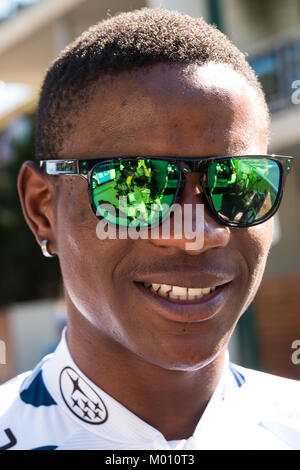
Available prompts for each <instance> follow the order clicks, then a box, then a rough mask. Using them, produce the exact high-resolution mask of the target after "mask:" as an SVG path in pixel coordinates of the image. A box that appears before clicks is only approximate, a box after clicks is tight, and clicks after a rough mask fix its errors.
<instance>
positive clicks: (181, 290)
mask: <svg viewBox="0 0 300 470" xmlns="http://www.w3.org/2000/svg"><path fill="white" fill-rule="evenodd" d="M172 291H173V294H175V295H179V296H180V297H181V296H182V297H184V296H186V295H187V288H186V287H179V286H173V289H172Z"/></svg>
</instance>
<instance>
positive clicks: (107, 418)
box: [0, 9, 300, 450]
mask: <svg viewBox="0 0 300 470" xmlns="http://www.w3.org/2000/svg"><path fill="white" fill-rule="evenodd" d="M268 129H269V117H268V111H267V107H266V104H265V101H264V97H263V93H262V91H261V88H260V85H259V84H258V82H257V80H256V77H255V75H254V73H253V71H252V70H251V68H250V67H249V65H248V64H247V62H246V61H245V59H244V56H243V54H242V53H240V52H239V51H238V50H237V49H236V47H235V46H234V45H233V44H231V42H230V41H229V40H228V39H227V38H226V37H225V36H224V35H223V34H221V33H220V32H219V31H218V30H216V29H215V28H214V27H211V26H209V25H207V24H206V23H205V22H204V21H203V20H202V19H192V18H189V17H188V16H185V15H181V14H179V13H176V12H170V11H166V10H163V9H155V10H150V9H142V10H139V11H134V12H130V13H124V14H120V15H118V16H116V17H113V18H110V19H108V20H105V21H104V22H102V23H100V24H99V25H97V26H95V27H93V28H91V29H90V30H89V31H88V32H86V33H84V34H83V35H82V36H81V37H80V38H79V39H78V40H76V41H75V42H74V43H73V44H71V45H70V46H69V47H67V48H66V50H65V51H64V52H63V53H62V54H61V56H60V57H59V58H58V59H57V60H56V61H55V62H54V64H52V66H51V67H50V69H49V70H48V73H47V76H46V79H45V82H44V85H43V88H42V92H41V98H40V103H39V109H38V125H37V159H38V160H40V161H41V166H40V167H39V166H38V165H37V164H34V163H32V162H26V163H25V164H24V165H23V166H22V169H21V171H20V175H19V182H18V187H19V194H20V199H21V203H22V207H23V211H24V215H25V218H26V220H27V222H28V224H29V226H30V228H31V230H32V231H33V233H34V235H35V237H36V240H37V242H38V243H39V244H40V245H41V246H42V249H43V252H44V254H45V255H46V256H55V255H57V256H58V257H59V261H60V266H61V271H62V276H63V281H64V287H65V298H66V305H67V311H68V324H67V328H66V330H65V332H64V334H63V337H62V340H61V343H60V345H59V346H58V348H57V350H56V352H55V353H54V355H53V356H47V357H46V358H45V359H44V360H43V361H42V362H41V363H40V364H38V366H37V367H36V369H34V371H32V372H29V373H25V374H22V375H21V376H19V377H17V378H16V379H13V380H12V381H10V382H8V383H7V384H5V385H3V386H2V387H1V389H0V390H1V392H0V403H1V405H0V406H1V417H0V428H1V435H0V439H1V441H0V442H1V445H2V448H11V449H33V448H35V449H36V448H44V449H46V448H48V449H49V448H51V449H177V450H180V449H299V448H300V415H299V406H298V404H299V401H298V397H299V383H297V382H294V381H291V380H287V379H282V378H278V377H273V376H270V375H268V374H264V373H260V372H255V371H251V370H247V369H243V368H241V367H238V366H233V365H232V364H230V362H229V358H228V353H227V346H228V342H229V339H230V337H231V335H232V332H233V330H234V328H235V326H236V323H237V321H238V319H239V318H240V316H241V315H242V313H243V312H244V311H245V310H246V309H247V307H248V306H249V304H250V303H251V301H252V300H253V298H254V296H255V293H256V291H257V289H258V286H259V284H260V281H261V278H262V275H263V271H264V267H265V263H266V260H267V255H268V251H269V249H270V245H271V239H272V229H273V219H272V217H270V216H271V215H272V214H273V213H274V212H275V210H277V208H278V205H277V201H278V197H277V196H278V193H279V192H280V191H281V189H282V188H281V186H280V184H281V183H280V181H281V177H280V175H282V174H285V175H286V174H287V173H288V171H289V170H290V168H291V166H290V165H291V159H285V158H284V157H282V159H280V157H278V159H277V160H276V158H277V157H274V158H275V159H274V160H272V158H271V159H269V158H267V157H264V155H266V154H267V143H268ZM245 155H246V156H250V155H251V156H253V158H250V157H248V158H245V157H244V158H241V157H240V156H245ZM143 156H144V157H147V158H143V159H142V160H143V161H144V163H143V165H136V164H135V162H136V161H141V160H140V159H138V157H143ZM228 156H235V157H236V158H228ZM121 157H122V158H121ZM125 157H126V158H125ZM220 157H222V158H220ZM128 160H129V162H131V163H128V164H126V162H128ZM157 161H158V162H160V163H159V164H158V165H157V164H156V162H157ZM132 162H133V163H132ZM162 162H164V164H162ZM137 167H139V169H141V168H144V167H145V171H144V170H143V171H144V175H143V178H142V180H143V183H142V184H141V186H140V187H139V186H138V183H137V180H138V178H137V177H135V171H136V170H135V168H137ZM125 168H126V172H125V170H124V169H125ZM123 170H124V171H123ZM130 172H131V174H130ZM79 174H80V176H81V178H79V177H78V175H79ZM155 174H158V175H159V178H158V181H162V180H164V181H166V184H164V185H162V184H157V182H156V183H155V181H156V180H155V178H156V176H155ZM245 174H246V176H247V175H249V174H251V177H252V178H254V182H252V183H251V184H252V186H251V190H249V191H248V193H247V197H246V196H244V193H245V194H246V186H245V184H246V183H243V181H246V178H245ZM124 175H125V176H126V178H125V181H124ZM138 176H139V177H140V174H138ZM118 178H119V180H118ZM248 179H249V178H248ZM152 180H153V185H152ZM147 181H148V183H147ZM118 183H119V184H120V185H122V186H118ZM126 185H127V186H128V188H129V189H126ZM147 186H148V188H147ZM261 186H263V189H264V191H265V193H266V194H265V197H264V204H263V205H262V204H260V205H259V208H258V209H257V207H256V206H255V204H256V203H255V204H254V202H253V201H255V200H256V198H255V195H256V194H258V193H257V192H256V190H257V191H261ZM120 187H121V188H122V191H121V192H122V194H124V197H125V200H123V202H122V204H123V205H121V203H120V206H118V200H117V199H118V198H117V196H118V194H119V193H118V190H120ZM153 188H154V189H153ZM155 188H156V189H155ZM215 188H217V190H218V191H217V190H215ZM135 191H136V192H137V193H138V194H139V197H142V202H143V204H144V205H143V207H144V212H145V211H146V214H148V215H147V216H149V220H148V223H147V222H145V220H144V219H143V220H142V222H141V221H140V225H141V229H140V230H141V232H140V236H137V237H136V238H135V239H133V238H131V237H130V236H129V235H128V236H127V237H125V236H124V230H125V229H126V227H127V225H126V224H128V223H129V225H130V224H131V226H132V227H133V226H135V225H136V224H138V221H139V216H138V214H136V216H134V215H132V214H133V213H132V211H131V212H130V211H129V210H128V213H125V216H126V215H128V216H129V219H130V220H129V222H128V221H127V222H126V220H125V218H124V217H125V216H124V211H126V208H125V209H124V207H125V205H124V204H125V203H126V204H128V207H129V206H130V204H132V207H134V202H133V201H134V198H135ZM143 191H144V193H143ZM147 191H148V192H147ZM241 191H243V192H241ZM153 192H155V195H154V196H153V194H152V193H153ZM141 194H144V195H142V196H141ZM151 194H152V195H151ZM240 194H243V196H239V195H240ZM149 195H150V196H149ZM234 195H235V198H236V199H237V198H239V197H240V198H241V197H242V202H243V203H242V204H241V200H239V202H240V203H239V204H237V205H238V206H239V210H238V211H236V210H235V209H234V207H233V204H232V205H230V204H229V203H228V201H230V200H231V199H232V198H233V197H234ZM152 197H153V200H155V201H159V203H161V206H163V203H166V204H167V206H168V204H169V206H170V205H171V203H177V204H178V205H179V207H180V208H182V219H180V220H182V223H183V221H184V220H185V218H186V214H187V213H188V209H187V208H188V207H192V208H193V212H192V227H193V229H195V227H196V230H194V233H196V232H197V231H201V230H202V229H203V230H204V238H203V243H201V244H199V243H198V244H197V245H194V246H191V245H192V244H191V243H188V242H190V241H191V240H190V239H189V237H188V236H187V235H186V233H185V232H184V231H183V234H182V236H181V237H178V236H177V234H176V230H175V215H174V216H173V215H171V216H170V217H169V220H171V222H170V225H171V229H170V233H169V236H168V237H163V236H162V232H161V227H162V226H163V224H164V220H165V215H166V214H163V218H162V219H159V216H158V215H157V213H155V214H154V216H153V219H151V217H152V215H151V213H150V209H149V207H150V206H149V204H150V203H149V200H151V198H152ZM143 198H144V199H143ZM149 198H150V199H149ZM124 201H125V202H124ZM150 202H151V201H150ZM256 202H257V201H256ZM102 203H109V204H110V207H112V208H113V210H112V212H109V210H107V211H106V212H105V208H104V209H103V207H104V206H103V207H102ZM203 205H204V220H202V219H201V220H202V222H203V224H202V223H201V220H200V222H199V220H198V219H197V217H196V215H197V213H196V207H198V206H201V207H203ZM132 207H131V208H132ZM121 209H122V210H121ZM114 210H115V213H114ZM122 214H123V215H122ZM195 214H196V215H195ZM107 221H108V222H109V224H108V225H105V224H106V222H107ZM149 221H150V222H149ZM99 224H102V226H99ZM145 224H146V226H145ZM103 226H104V228H105V230H106V231H108V230H109V227H110V226H114V227H115V228H117V230H116V232H117V237H115V238H114V237H110V236H107V237H105V236H103V230H102V229H103ZM124 226H125V227H124ZM154 226H159V227H160V231H159V233H158V236H154V235H153V236H151V235H152V232H151V229H152V227H154ZM99 227H100V228H99ZM101 227H102V229H101ZM203 227H204V228H203ZM105 230H104V232H105ZM125 232H126V230H125ZM142 232H143V233H144V234H145V233H147V234H148V235H149V236H148V237H147V238H146V237H144V238H143V237H142ZM100 233H101V234H102V236H100V235H99V234H100ZM107 233H108V232H107ZM197 233H198V232H197ZM121 234H123V235H121ZM125 234H126V233H125ZM128 234H129V231H128ZM297 406H298V411H297V409H296V407H297ZM297 413H298V414H297Z"/></svg>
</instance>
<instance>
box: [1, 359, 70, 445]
mask: <svg viewBox="0 0 300 470" xmlns="http://www.w3.org/2000/svg"><path fill="white" fill-rule="evenodd" d="M48 358H49V356H46V357H45V358H44V359H43V360H42V361H41V362H40V363H39V364H38V365H37V366H36V367H35V369H34V370H32V371H28V372H25V373H23V374H20V375H18V376H17V377H15V378H13V379H11V380H9V381H8V382H6V383H4V384H3V385H1V386H0V449H10V448H12V449H14V450H18V449H24V450H26V449H27V450H28V449H55V448H57V447H58V445H59V444H60V443H61V442H62V441H63V440H64V439H65V437H66V435H68V433H69V431H70V429H71V430H72V423H70V422H69V420H68V419H66V418H65V417H64V416H62V413H61V411H60V409H59V407H58V405H57V403H56V401H55V400H54V398H53V397H52V395H51V394H50V393H49V391H48V389H47V387H46V385H45V382H44V379H43V365H44V363H45V361H46V360H48Z"/></svg>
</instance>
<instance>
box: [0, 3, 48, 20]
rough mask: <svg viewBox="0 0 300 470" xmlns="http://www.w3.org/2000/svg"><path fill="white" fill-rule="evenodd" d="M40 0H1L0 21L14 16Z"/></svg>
mask: <svg viewBox="0 0 300 470" xmlns="http://www.w3.org/2000/svg"><path fill="white" fill-rule="evenodd" d="M41 1H42V0H1V1H0V23H1V22H3V21H5V20H7V19H8V18H11V17H12V16H15V15H16V14H18V13H19V12H20V11H21V10H24V8H27V7H29V6H31V5H34V4H35V3H39V2H41Z"/></svg>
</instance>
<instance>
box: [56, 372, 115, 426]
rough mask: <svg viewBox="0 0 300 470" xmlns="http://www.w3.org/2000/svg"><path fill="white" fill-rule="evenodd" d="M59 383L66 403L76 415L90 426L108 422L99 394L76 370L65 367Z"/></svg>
mask: <svg viewBox="0 0 300 470" xmlns="http://www.w3.org/2000/svg"><path fill="white" fill-rule="evenodd" d="M59 381H60V383H59V385H60V391H61V394H62V397H63V399H64V402H65V403H66V405H67V407H68V408H69V409H70V410H71V411H72V413H73V414H74V415H76V416H77V417H78V418H79V419H81V420H82V421H85V422H86V423H89V424H102V423H104V422H105V421H106V420H107V417H108V413H107V409H106V406H105V405H104V403H103V401H102V400H101V398H100V397H99V395H98V393H97V392H95V390H93V389H92V387H91V386H90V385H89V384H88V383H87V382H86V381H85V380H84V379H83V378H82V377H80V375H78V374H77V372H75V370H74V369H72V368H71V367H65V368H64V369H63V370H62V371H61V373H60V379H59Z"/></svg>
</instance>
